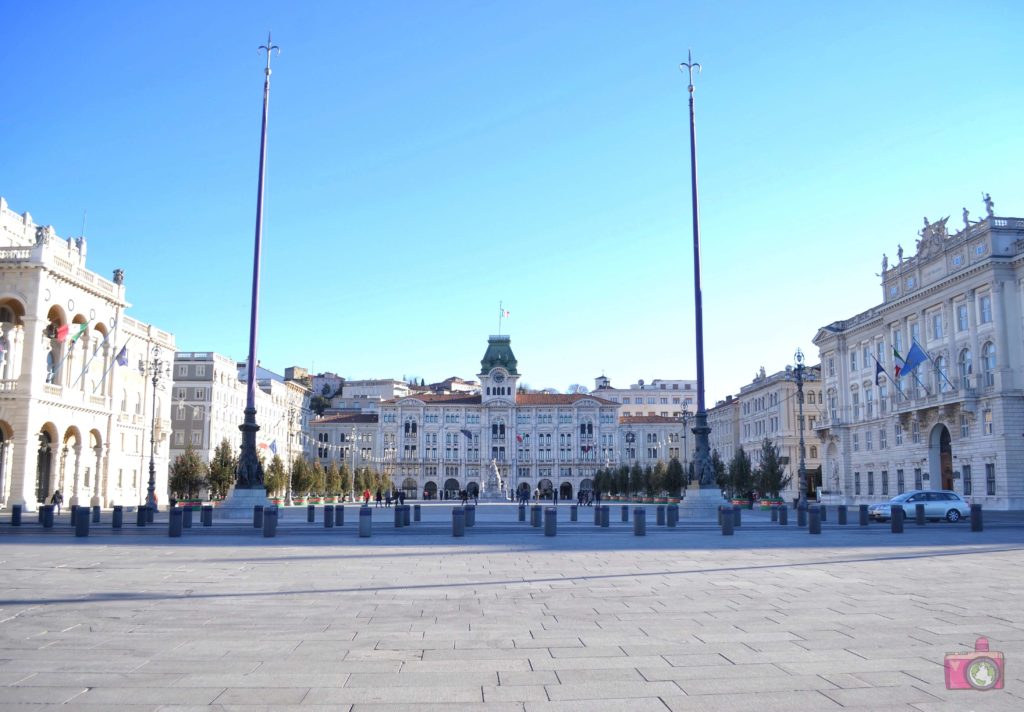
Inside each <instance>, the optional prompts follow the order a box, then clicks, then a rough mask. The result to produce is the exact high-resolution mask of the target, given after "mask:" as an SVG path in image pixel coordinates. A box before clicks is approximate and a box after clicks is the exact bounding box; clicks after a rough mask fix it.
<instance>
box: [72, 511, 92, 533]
mask: <svg viewBox="0 0 1024 712" xmlns="http://www.w3.org/2000/svg"><path fill="white" fill-rule="evenodd" d="M73 524H74V525H75V536H89V510H88V509H86V508H85V507H79V508H78V509H77V510H75V521H74V522H73Z"/></svg>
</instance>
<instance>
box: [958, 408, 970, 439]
mask: <svg viewBox="0 0 1024 712" xmlns="http://www.w3.org/2000/svg"><path fill="white" fill-rule="evenodd" d="M970 435H971V423H970V421H969V420H968V419H967V416H966V415H964V414H963V413H961V414H960V437H962V438H967V437H970Z"/></svg>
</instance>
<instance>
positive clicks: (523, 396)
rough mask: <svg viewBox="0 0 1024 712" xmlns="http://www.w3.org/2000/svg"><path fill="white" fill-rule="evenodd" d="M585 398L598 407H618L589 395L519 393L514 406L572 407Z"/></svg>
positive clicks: (615, 404) (608, 401)
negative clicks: (595, 402)
mask: <svg viewBox="0 0 1024 712" xmlns="http://www.w3.org/2000/svg"><path fill="white" fill-rule="evenodd" d="M587 398H589V399H590V400H593V401H597V403H598V404H599V405H614V406H617V405H618V403H613V402H612V401H610V400H605V399H604V398H598V397H597V396H595V395H592V394H590V393H567V394H562V393H519V394H517V395H516V405H572V404H573V403H576V402H577V401H581V400H584V399H587Z"/></svg>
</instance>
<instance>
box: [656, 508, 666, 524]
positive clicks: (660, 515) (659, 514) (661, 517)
mask: <svg viewBox="0 0 1024 712" xmlns="http://www.w3.org/2000/svg"><path fill="white" fill-rule="evenodd" d="M654 523H655V525H656V526H659V527H663V526H665V505H664V504H659V505H658V506H657V507H655V508H654Z"/></svg>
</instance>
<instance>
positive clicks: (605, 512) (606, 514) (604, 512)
mask: <svg viewBox="0 0 1024 712" xmlns="http://www.w3.org/2000/svg"><path fill="white" fill-rule="evenodd" d="M611 509H612V508H611V506H610V505H607V504H602V505H601V527H602V528H608V526H609V521H608V520H609V518H610V517H611Z"/></svg>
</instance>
